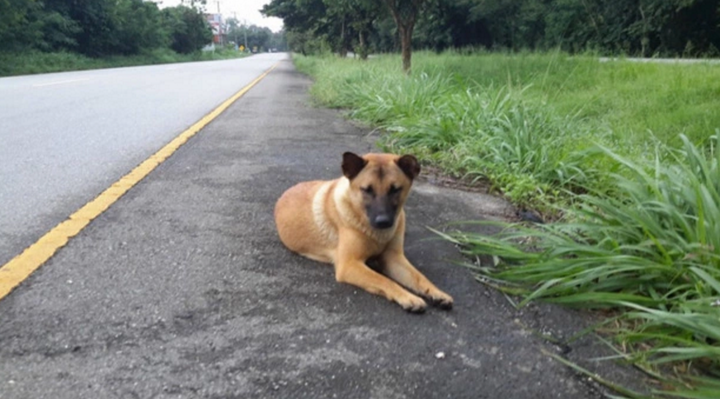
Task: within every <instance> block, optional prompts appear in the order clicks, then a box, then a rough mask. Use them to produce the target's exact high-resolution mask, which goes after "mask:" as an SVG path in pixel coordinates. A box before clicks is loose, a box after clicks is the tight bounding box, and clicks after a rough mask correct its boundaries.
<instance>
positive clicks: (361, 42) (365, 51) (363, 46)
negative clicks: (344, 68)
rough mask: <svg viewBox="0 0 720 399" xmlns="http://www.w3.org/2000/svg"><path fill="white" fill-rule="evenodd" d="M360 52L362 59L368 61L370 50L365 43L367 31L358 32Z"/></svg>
mask: <svg viewBox="0 0 720 399" xmlns="http://www.w3.org/2000/svg"><path fill="white" fill-rule="evenodd" d="M358 42H359V44H358V50H359V52H360V59H361V60H366V59H367V57H368V49H367V44H366V43H365V31H364V30H363V29H360V31H359V32H358Z"/></svg>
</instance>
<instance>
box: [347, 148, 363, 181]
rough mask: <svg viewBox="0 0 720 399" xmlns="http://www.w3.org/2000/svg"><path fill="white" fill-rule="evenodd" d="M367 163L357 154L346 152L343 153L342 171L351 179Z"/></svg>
mask: <svg viewBox="0 0 720 399" xmlns="http://www.w3.org/2000/svg"><path fill="white" fill-rule="evenodd" d="M365 165H367V161H366V160H364V159H362V157H360V156H359V155H357V154H354V153H352V152H346V153H344V154H343V161H342V171H343V174H344V175H345V177H347V178H348V179H350V180H352V179H354V178H355V176H357V175H358V174H359V173H360V171H361V170H363V168H364V167H365Z"/></svg>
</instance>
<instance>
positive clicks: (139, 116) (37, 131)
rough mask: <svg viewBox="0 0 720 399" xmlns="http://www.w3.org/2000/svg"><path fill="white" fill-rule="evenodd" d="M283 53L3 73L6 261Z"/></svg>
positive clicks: (1, 247)
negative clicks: (27, 73) (41, 72)
mask: <svg viewBox="0 0 720 399" xmlns="http://www.w3.org/2000/svg"><path fill="white" fill-rule="evenodd" d="M281 58H283V55H282V54H261V55H257V56H254V57H250V58H245V59H238V60H228V61H217V62H197V63H185V64H172V65H160V66H143V67H133V68H117V69H104V70H93V71H80V72H66V73H53V74H44V75H31V76H23V77H10V78H0V93H2V95H0V140H2V145H0V160H2V162H0V204H2V205H3V206H0V265H1V264H4V263H5V262H7V261H8V260H10V259H11V258H12V257H14V256H15V255H17V254H18V253H19V252H20V251H22V249H24V248H25V247H27V246H28V245H29V244H31V243H32V242H34V241H35V240H37V239H38V238H39V237H40V236H41V235H42V234H43V233H44V232H46V231H47V230H49V229H50V228H51V227H53V226H55V225H56V224H58V223H59V222H60V221H62V220H64V219H65V218H66V217H67V216H68V215H69V214H70V213H72V212H73V211H75V210H76V209H78V208H79V207H80V206H82V205H83V204H85V203H86V202H87V201H88V200H90V199H92V198H94V197H95V196H96V195H97V194H98V193H100V192H101V191H102V190H103V189H105V188H106V187H107V186H109V185H110V184H111V183H112V182H114V181H116V180H117V179H118V178H120V177H121V176H123V175H124V174H125V173H127V172H128V171H129V170H130V169H132V168H133V167H134V166H136V165H137V164H139V163H140V162H141V161H143V160H144V159H146V158H147V157H148V156H149V155H150V154H152V153H153V152H155V151H156V150H157V149H159V148H160V147H162V146H163V145H164V144H165V143H167V142H168V141H170V140H171V139H172V138H173V137H175V136H177V134H178V133H180V132H181V131H183V130H185V129H186V128H187V127H188V126H190V125H192V124H193V123H195V122H196V121H197V120H198V119H200V118H201V117H202V116H203V115H205V114H207V113H208V112H209V111H210V110H212V109H213V108H215V107H216V106H217V105H218V104H220V103H221V102H222V101H224V100H225V99H227V98H228V97H230V96H231V95H232V94H234V93H235V92H237V91H238V90H239V88H241V87H243V86H244V85H246V84H247V83H249V82H250V81H251V80H253V79H254V78H255V77H257V76H258V75H259V74H260V73H262V72H263V71H264V70H266V69H267V68H269V67H270V66H271V65H273V64H274V63H276V62H277V61H278V60H279V59H281Z"/></svg>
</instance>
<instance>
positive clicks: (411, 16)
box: [385, 0, 425, 75]
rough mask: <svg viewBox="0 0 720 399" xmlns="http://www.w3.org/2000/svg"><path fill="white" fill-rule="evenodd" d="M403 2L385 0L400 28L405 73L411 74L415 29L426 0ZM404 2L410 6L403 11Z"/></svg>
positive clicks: (399, 0) (399, 34) (400, 0)
mask: <svg viewBox="0 0 720 399" xmlns="http://www.w3.org/2000/svg"><path fill="white" fill-rule="evenodd" d="M401 2H402V0H385V4H387V6H388V8H390V13H391V14H392V16H393V19H394V20H395V24H396V25H397V28H398V36H400V49H401V51H402V64H403V71H404V72H405V74H407V75H409V74H410V66H411V65H410V64H411V59H412V34H413V29H414V28H415V21H416V20H417V15H418V13H419V12H420V9H421V8H422V5H423V3H424V2H425V0H409V2H406V3H402V4H401ZM403 4H404V5H405V6H407V7H409V8H405V9H404V10H405V11H407V12H403V11H402V9H401V6H402V5H403Z"/></svg>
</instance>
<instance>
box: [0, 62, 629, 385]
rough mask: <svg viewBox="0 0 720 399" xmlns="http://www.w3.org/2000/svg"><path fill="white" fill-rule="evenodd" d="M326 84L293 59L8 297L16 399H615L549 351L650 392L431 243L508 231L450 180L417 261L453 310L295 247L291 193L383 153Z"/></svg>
mask: <svg viewBox="0 0 720 399" xmlns="http://www.w3.org/2000/svg"><path fill="white" fill-rule="evenodd" d="M309 85H310V81H309V79H307V78H305V77H303V76H302V75H300V74H298V73H297V72H296V71H295V70H294V69H293V67H292V64H291V63H290V62H289V61H284V62H282V63H281V64H280V66H279V67H278V68H276V69H275V70H274V71H273V72H272V73H270V74H269V75H268V76H267V77H266V78H265V79H264V80H263V81H261V82H260V83H259V84H258V85H257V86H255V87H254V88H253V89H252V90H251V91H250V92H249V93H248V94H247V95H245V96H244V97H242V98H241V99H240V100H238V101H237V102H236V103H235V104H234V105H233V106H231V107H230V108H229V109H228V110H227V111H226V112H225V113H224V114H222V115H221V116H220V117H219V118H218V119H216V120H215V121H214V122H212V123H211V124H210V125H209V126H208V127H206V128H205V129H204V130H203V131H202V132H200V133H199V134H198V135H197V136H195V137H194V138H192V139H191V140H190V141H188V143H187V144H185V145H184V146H183V147H181V148H180V150H179V151H178V152H177V153H175V154H174V155H173V156H172V157H170V158H169V159H168V160H167V161H166V162H165V163H163V164H161V165H160V166H159V167H158V168H157V169H156V170H155V171H154V172H152V173H151V174H150V175H149V176H148V177H147V178H145V179H144V180H143V181H141V182H140V183H139V184H138V185H137V186H135V187H134V188H133V189H131V190H130V191H129V192H128V193H127V194H126V195H125V196H124V197H122V198H121V199H120V200H119V201H118V202H117V203H115V204H114V205H113V206H112V207H111V208H110V209H108V210H107V211H106V212H105V213H103V214H102V215H101V216H99V217H98V218H97V219H95V220H94V221H93V222H92V223H91V224H90V225H89V226H88V227H87V228H86V229H85V230H84V231H83V232H82V233H80V234H79V235H78V236H77V237H75V238H74V239H73V240H72V241H71V242H70V243H69V244H68V245H67V246H65V247H64V248H63V249H61V250H60V251H59V252H58V253H57V254H56V255H55V256H54V257H53V258H51V259H50V260H49V261H48V262H47V263H46V264H45V265H44V266H43V267H42V268H41V269H39V270H38V271H37V272H36V273H35V274H33V275H32V276H31V277H30V278H29V279H28V280H26V281H25V282H24V283H23V284H22V285H21V286H19V287H18V288H17V289H16V290H15V291H13V292H12V293H11V294H10V295H8V296H7V297H6V298H5V299H3V300H2V301H0V398H2V399H16V398H18V399H19V398H53V399H55V398H56V399H63V398H68V399H70V398H72V399H76V398H93V399H95V398H379V399H384V398H517V399H523V398H533V399H536V398H537V399H541V398H596V397H601V392H600V391H599V390H598V388H597V387H596V386H594V385H593V384H591V383H589V382H588V380H587V378H586V377H582V376H579V375H577V374H576V373H574V372H572V371H571V370H570V369H568V368H566V367H564V366H563V365H561V364H559V363H558V362H556V361H554V360H552V359H551V358H549V357H548V356H546V355H545V354H543V353H542V352H541V349H545V350H547V351H550V352H554V353H564V354H565V355H566V356H568V357H569V358H571V359H574V360H577V361H580V363H581V364H582V365H583V366H585V367H588V368H591V369H592V370H594V371H600V372H601V373H602V374H603V376H605V377H606V378H609V379H611V380H614V381H619V382H627V381H629V380H633V379H636V375H635V374H632V373H631V370H628V369H625V368H621V367H618V366H614V365H612V364H608V363H603V364H601V365H597V364H596V363H594V362H590V361H587V360H586V359H588V358H591V357H593V356H597V355H602V354H607V353H603V352H602V350H601V348H600V346H599V345H598V344H597V343H594V342H592V341H586V340H578V341H574V342H573V343H572V344H571V345H561V346H556V345H553V344H550V343H548V342H546V341H544V340H541V339H539V338H538V337H537V335H536V334H534V333H533V331H539V332H542V333H545V334H552V335H553V336H554V337H555V338H557V339H560V340H562V339H563V338H566V337H569V336H571V335H572V334H574V333H575V332H577V331H579V330H580V329H581V328H583V327H584V326H585V325H587V322H588V320H587V317H586V316H584V315H581V314H577V313H574V312H569V311H566V310H562V309H558V308H554V307H547V306H531V307H529V308H526V309H524V310H523V311H516V310H514V309H513V308H512V307H511V306H510V305H509V302H508V301H507V300H506V299H505V298H504V297H503V296H501V295H499V294H498V293H497V292H495V291H492V290H488V289H485V288H484V286H482V285H480V284H478V283H477V282H476V281H475V280H474V279H473V278H472V276H471V275H470V274H469V273H468V272H467V270H465V269H462V268H460V267H457V266H454V265H452V264H451V261H452V260H457V259H458V258H459V255H458V252H457V250H456V248H454V247H453V246H452V245H450V244H448V243H445V242H442V241H438V240H432V239H431V238H432V234H430V233H429V232H428V230H427V229H426V226H432V227H436V228H441V229H442V228H444V226H445V224H446V223H447V222H450V221H455V220H461V219H468V218H477V219H493V218H499V217H502V215H505V214H507V213H509V212H511V209H510V208H509V207H508V205H507V204H505V203H504V202H503V201H501V200H499V199H496V198H493V197H489V196H485V195H482V194H479V193H466V192H461V191H456V190H451V189H448V188H443V187H439V186H436V185H434V184H432V181H420V182H418V184H417V185H416V186H415V187H414V189H413V193H411V196H410V199H409V201H408V204H407V217H408V223H407V228H408V233H407V239H406V243H407V244H406V252H407V255H408V258H409V259H410V260H411V261H412V262H414V263H415V264H416V266H417V267H418V268H419V269H420V270H421V271H423V272H424V273H425V274H426V275H427V276H428V277H429V278H430V279H431V280H432V281H433V282H435V283H436V285H438V287H440V288H441V289H443V290H445V291H446V292H448V293H449V294H450V295H452V296H453V297H454V299H455V307H454V309H453V310H452V311H449V312H447V311H442V310H439V309H436V308H431V309H430V310H429V311H428V312H426V313H425V314H423V315H415V314H409V313H406V312H404V311H402V310H401V309H400V308H399V307H398V306H397V305H395V304H392V303H390V302H388V301H386V300H384V299H382V298H380V297H377V296H373V295H369V294H367V293H365V292H362V291H359V290H358V289H355V288H354V287H351V286H347V285H340V284H337V283H335V281H334V278H333V272H332V268H331V267H329V266H327V265H322V264H318V263H316V262H313V261H310V260H307V259H305V258H302V257H300V256H297V255H294V254H292V253H289V252H288V251H286V250H285V249H284V248H283V247H282V245H281V243H280V241H279V239H278V238H277V235H276V232H275V229H274V225H273V218H272V210H273V205H274V202H275V200H276V199H277V198H278V197H279V196H280V194H281V193H282V192H283V191H284V190H285V189H286V188H288V187H289V186H291V185H293V184H294V183H296V182H298V181H302V180H309V179H329V178H334V177H336V176H338V175H339V174H340V160H341V154H342V153H343V152H344V151H347V150H350V151H356V152H359V153H363V152H367V151H369V150H374V146H373V141H372V138H368V137H367V132H368V130H367V129H362V128H359V127H355V126H353V125H351V124H349V123H348V122H347V121H345V120H344V119H343V118H342V116H341V114H339V113H338V112H336V111H330V110H325V109H320V108H313V107H312V106H310V105H308V104H309V98H308V96H307V89H308V87H309ZM136 128H138V129H140V128H141V127H140V126H139V125H138V126H136ZM35 184H37V185H42V184H44V182H43V181H40V182H37V183H35Z"/></svg>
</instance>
